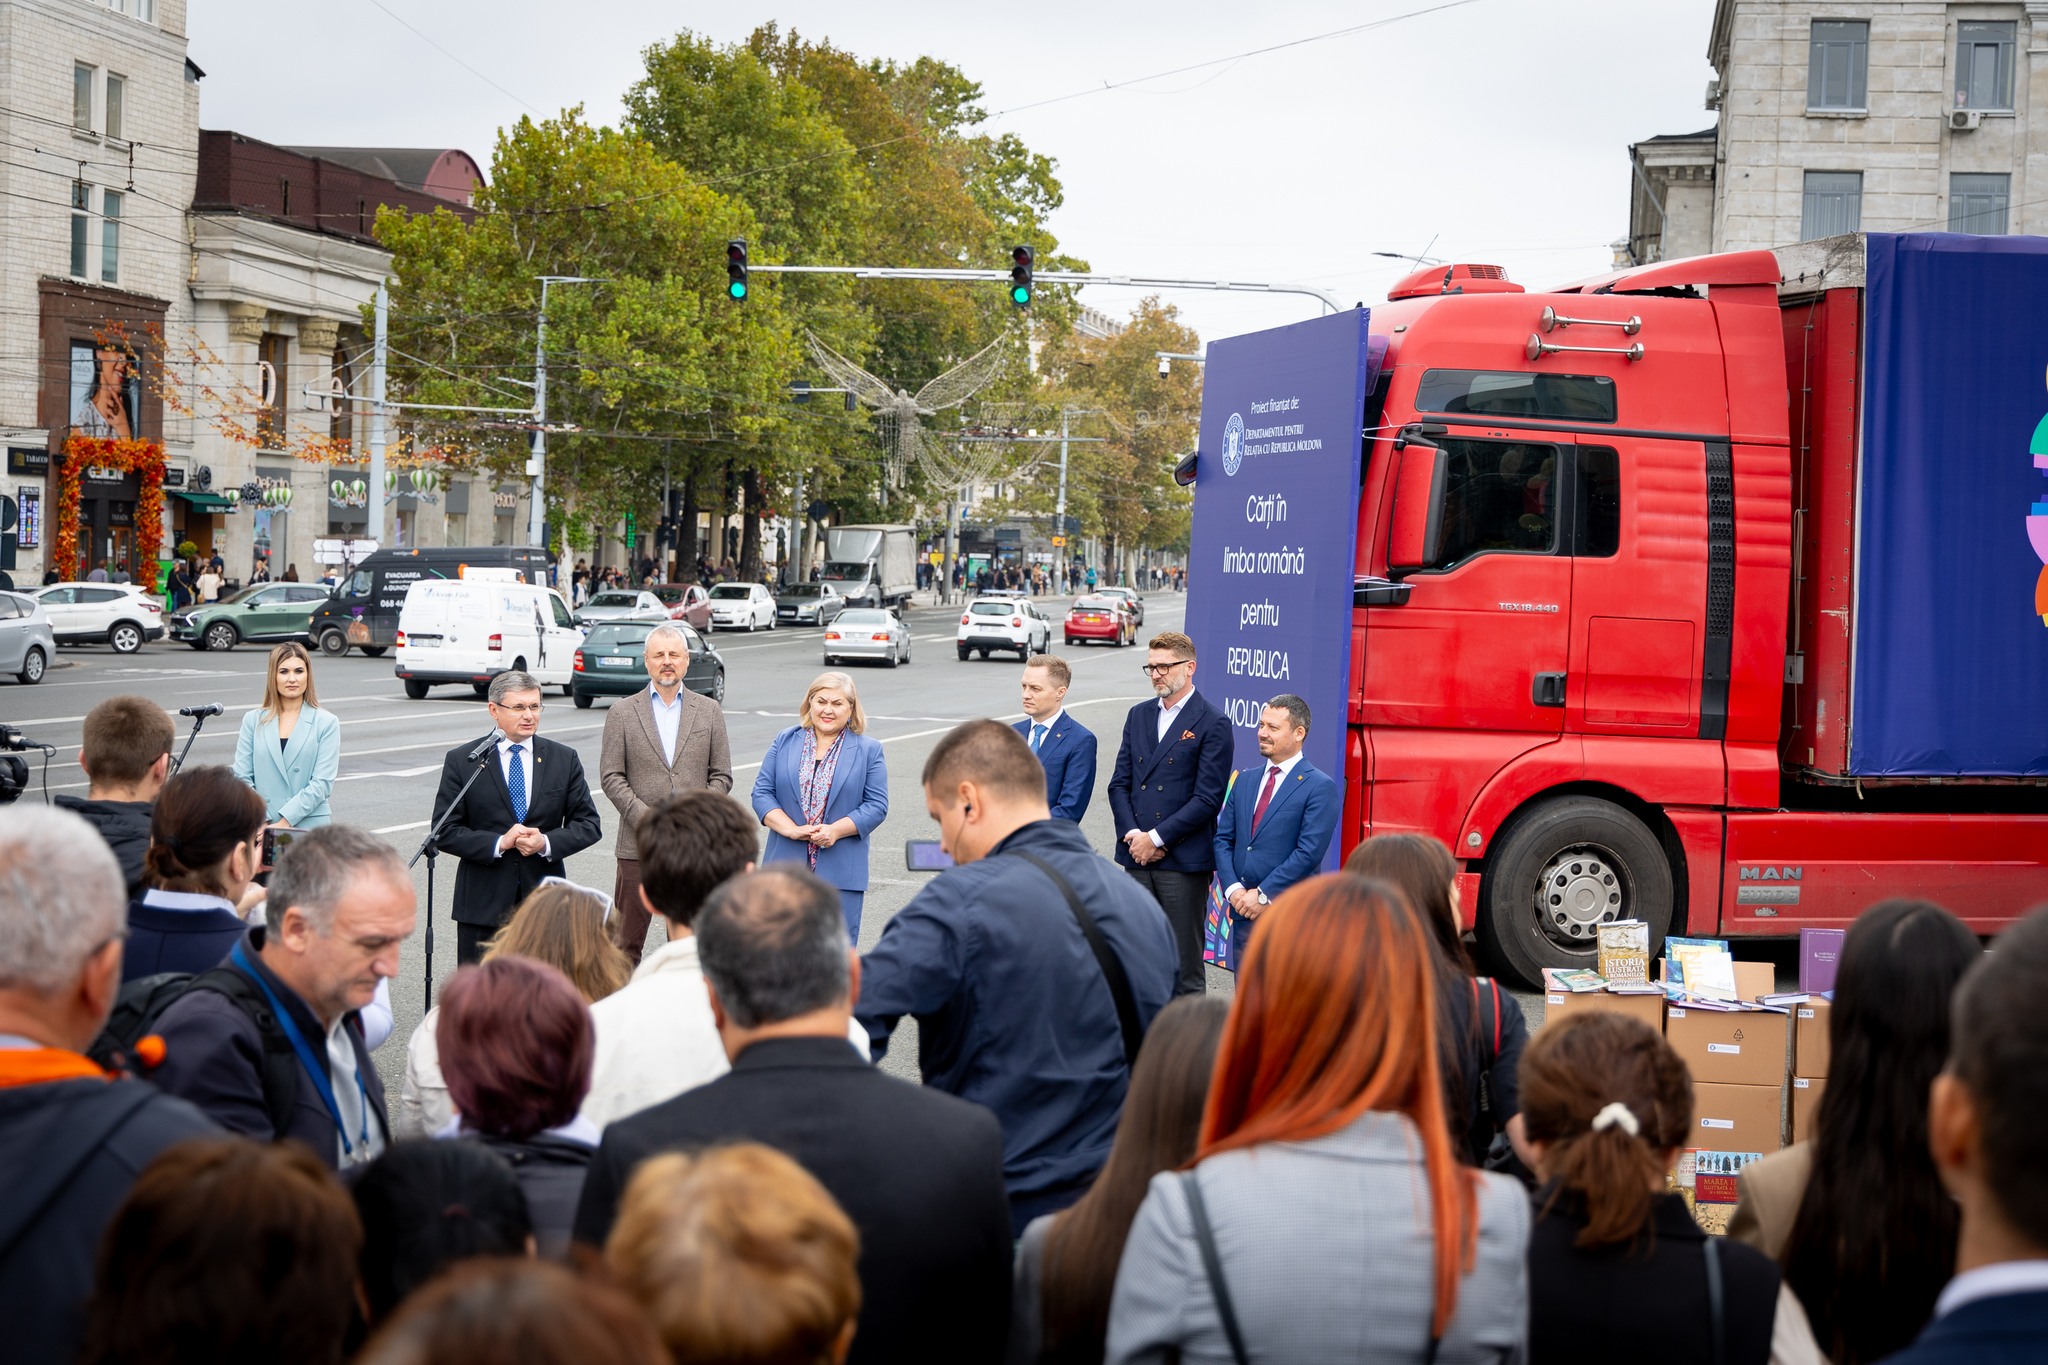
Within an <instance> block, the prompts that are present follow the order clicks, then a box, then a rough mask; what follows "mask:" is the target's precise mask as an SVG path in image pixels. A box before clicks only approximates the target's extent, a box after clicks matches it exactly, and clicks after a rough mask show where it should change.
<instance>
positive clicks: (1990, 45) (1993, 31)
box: [1956, 21, 2013, 109]
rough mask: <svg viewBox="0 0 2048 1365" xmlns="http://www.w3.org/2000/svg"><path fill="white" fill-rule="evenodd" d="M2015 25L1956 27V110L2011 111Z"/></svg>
mask: <svg viewBox="0 0 2048 1365" xmlns="http://www.w3.org/2000/svg"><path fill="white" fill-rule="evenodd" d="M2012 66H2013V24H2012V23H2011V22H2010V21H2008V22H2006V23H2002V24H1988V23H1975V22H1971V23H1961V24H1957V25H1956V108H1958V109H2010V108H2012Z"/></svg>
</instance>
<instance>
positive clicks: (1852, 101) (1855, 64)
mask: <svg viewBox="0 0 2048 1365" xmlns="http://www.w3.org/2000/svg"><path fill="white" fill-rule="evenodd" d="M1869 86H1870V24H1869V22H1868V21H1867V20H1863V19H1816V20H1814V21H1813V39H1812V45H1811V47H1810V48H1809V49H1808V57H1807V68H1806V107H1807V108H1809V109H1862V108H1864V107H1866V105H1867V104H1868V101H1869V94H1868V91H1869Z"/></svg>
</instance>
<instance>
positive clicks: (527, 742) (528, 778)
mask: <svg viewBox="0 0 2048 1365" xmlns="http://www.w3.org/2000/svg"><path fill="white" fill-rule="evenodd" d="M533 739H534V737H533V736H528V737H527V738H525V739H517V740H515V739H513V738H511V737H510V736H508V735H506V734H505V732H504V731H502V730H500V731H499V732H498V771H499V772H500V773H502V774H503V775H504V778H505V791H506V792H507V793H508V794H509V793H510V792H511V790H512V765H513V763H515V762H516V763H518V764H519V776H520V778H521V779H522V780H524V782H525V783H526V813H527V814H528V815H531V814H533ZM514 744H517V745H518V746H519V753H518V754H517V755H516V756H515V755H514V754H513V752H512V746H513V745H514ZM501 837H502V831H501ZM491 856H492V857H493V858H502V857H504V856H505V850H504V848H503V847H502V846H500V845H498V844H493V845H491ZM540 856H541V857H543V858H552V857H554V856H555V846H554V844H553V843H552V842H551V841H550V840H549V839H548V837H547V836H546V835H542V836H541V841H540Z"/></svg>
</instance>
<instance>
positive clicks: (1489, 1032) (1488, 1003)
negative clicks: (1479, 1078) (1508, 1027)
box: [1472, 976, 1500, 1071]
mask: <svg viewBox="0 0 2048 1365" xmlns="http://www.w3.org/2000/svg"><path fill="white" fill-rule="evenodd" d="M1481 983H1484V984H1485V985H1486V986H1487V987H1488V989H1487V990H1483V991H1482V990H1480V989H1479V987H1480V985H1481ZM1472 1009H1473V1011H1474V1012H1475V1013H1477V1014H1478V1015H1479V1019H1480V1024H1479V1036H1480V1037H1481V1038H1482V1039H1485V1040H1487V1048H1486V1069H1487V1070H1489V1071H1490V1070H1492V1069H1493V1064H1494V1063H1495V1062H1497V1061H1499V1060H1500V982H1498V981H1495V980H1494V979H1493V978H1492V977H1489V976H1475V977H1473V978H1472ZM1489 1020H1490V1021H1491V1022H1488V1021H1489Z"/></svg>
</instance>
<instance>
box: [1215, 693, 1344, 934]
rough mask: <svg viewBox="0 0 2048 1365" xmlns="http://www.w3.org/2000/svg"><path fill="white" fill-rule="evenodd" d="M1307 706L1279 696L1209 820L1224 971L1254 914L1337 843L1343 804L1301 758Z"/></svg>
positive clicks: (1325, 778)
mask: <svg viewBox="0 0 2048 1365" xmlns="http://www.w3.org/2000/svg"><path fill="white" fill-rule="evenodd" d="M1308 721H1309V715H1308V703H1307V702H1305V701H1303V700H1302V699H1301V698H1300V697H1297V696H1295V695H1294V694H1293V693H1291V692H1282V693H1281V694H1280V695H1279V696H1277V697H1275V698H1273V700H1271V701H1269V702H1267V703H1266V705H1265V709H1264V710H1263V711H1262V712H1261V713H1260V715H1259V756H1260V757H1261V758H1263V759H1265V760H1266V761H1265V762H1264V763H1261V764H1259V765H1258V766H1257V767H1254V768H1244V769H1241V770H1240V771H1239V772H1238V774H1237V783H1236V785H1235V786H1233V787H1232V788H1231V790H1230V797H1229V799H1228V800H1226V801H1225V802H1224V803H1223V812H1222V814H1220V815H1218V816H1217V817H1216V877H1217V880H1219V881H1221V882H1222V883H1223V899H1224V901H1225V903H1227V904H1228V905H1229V907H1230V957H1229V964H1228V965H1229V967H1230V969H1231V970H1232V971H1236V970H1237V963H1238V958H1239V956H1240V955H1242V954H1243V952H1244V949H1245V945H1246V944H1248V943H1250V942H1251V935H1252V925H1253V924H1254V923H1256V922H1257V921H1258V918H1259V913H1260V912H1261V911H1262V910H1264V909H1265V908H1266V907H1267V906H1268V905H1271V904H1272V903H1273V900H1274V898H1275V897H1277V896H1278V895H1279V894H1280V893H1281V892H1282V891H1285V890H1286V889H1287V888H1288V887H1290V886H1292V885H1294V884H1295V883H1296V882H1298V881H1300V880H1302V879H1303V878H1304V877H1313V876H1314V875H1315V874H1316V873H1317V872H1318V871H1319V870H1321V868H1322V865H1323V855H1324V854H1326V853H1328V852H1329V851H1330V840H1332V839H1334V838H1335V837H1336V835H1337V816H1338V813H1339V812H1340V811H1342V810H1343V808H1344V802H1343V800H1342V798H1341V797H1340V796H1339V794H1338V792H1337V783H1336V781H1335V780H1334V779H1333V778H1331V776H1330V775H1329V774H1328V773H1326V772H1324V771H1322V770H1321V769H1320V768H1318V767H1316V766H1315V764H1313V763H1311V762H1309V761H1308V760H1307V759H1306V758H1304V757H1302V753H1301V746H1302V745H1303V744H1304V743H1305V742H1306V741H1307V740H1308Z"/></svg>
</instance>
